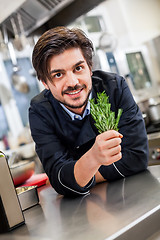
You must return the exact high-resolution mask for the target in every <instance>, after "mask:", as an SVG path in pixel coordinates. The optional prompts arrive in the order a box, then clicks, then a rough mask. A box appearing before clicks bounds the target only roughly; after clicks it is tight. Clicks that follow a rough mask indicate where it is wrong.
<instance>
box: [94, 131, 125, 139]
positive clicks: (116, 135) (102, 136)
mask: <svg viewBox="0 0 160 240" xmlns="http://www.w3.org/2000/svg"><path fill="white" fill-rule="evenodd" d="M122 137H123V135H122V134H121V133H119V132H117V131H115V130H109V131H106V132H103V133H101V134H99V135H98V136H97V138H98V139H100V140H109V139H111V138H122Z"/></svg>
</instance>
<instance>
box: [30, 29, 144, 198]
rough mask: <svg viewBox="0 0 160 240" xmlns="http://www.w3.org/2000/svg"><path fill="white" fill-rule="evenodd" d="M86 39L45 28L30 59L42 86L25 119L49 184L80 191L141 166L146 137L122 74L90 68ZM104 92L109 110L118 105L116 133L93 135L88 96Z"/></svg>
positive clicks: (76, 32)
mask: <svg viewBox="0 0 160 240" xmlns="http://www.w3.org/2000/svg"><path fill="white" fill-rule="evenodd" d="M92 53H93V45H92V42H91V41H90V40H89V39H88V38H87V37H86V35H85V34H84V33H83V32H82V31H81V30H79V29H72V30H70V29H68V28H66V27H57V28H53V29H50V30H48V31H47V32H45V33H44V34H43V35H42V36H41V37H40V39H39V40H38V42H37V44H36V45H35V47H34V50H33V57H32V62H33V66H34V68H35V70H36V72H37V77H38V79H39V80H40V81H41V82H42V83H43V85H44V87H45V90H44V91H42V92H41V93H40V94H39V95H38V96H35V97H34V98H33V99H32V101H31V106H30V108H29V121H30V128H31V133H32V137H33V140H34V141H35V143H36V152H37V154H38V156H39V158H40V160H41V162H42V164H43V167H44V170H45V172H46V173H47V175H48V177H49V180H50V183H51V185H52V186H53V188H54V189H55V190H56V191H57V192H58V193H60V194H62V195H68V196H72V195H83V194H86V193H88V192H89V190H90V189H91V188H92V187H93V186H94V185H95V184H96V183H98V182H103V181H113V180H117V179H120V178H123V177H127V176H130V175H132V174H135V173H137V172H140V171H143V170H145V169H146V167H147V161H148V142H147V135H146V130H145V125H144V121H143V118H142V114H141V112H140V110H139V108H138V106H137V104H136V103H135V101H134V99H133V97H132V94H131V93H130V90H129V88H128V86H127V84H126V82H125V80H124V78H123V77H121V76H118V75H116V74H113V73H105V72H102V71H94V72H92ZM103 91H105V92H106V94H107V95H108V96H109V101H110V103H111V108H112V111H114V112H115V114H116V115H117V112H118V109H119V108H121V109H123V113H122V116H121V119H120V122H119V132H117V131H114V130H110V131H106V132H104V133H101V134H98V130H97V129H96V127H95V125H94V120H93V119H92V117H91V115H90V101H89V99H91V98H96V96H97V93H98V92H103Z"/></svg>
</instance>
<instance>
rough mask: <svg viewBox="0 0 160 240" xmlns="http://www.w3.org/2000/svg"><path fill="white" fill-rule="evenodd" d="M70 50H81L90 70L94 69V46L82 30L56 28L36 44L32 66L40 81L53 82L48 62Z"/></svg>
mask: <svg viewBox="0 0 160 240" xmlns="http://www.w3.org/2000/svg"><path fill="white" fill-rule="evenodd" d="M69 48H80V49H81V51H82V54H83V57H84V58H85V60H86V62H87V64H88V66H89V68H90V69H91V68H92V55H93V44H92V42H91V41H90V40H89V39H88V38H87V37H86V35H85V33H84V32H83V31H82V30H80V29H77V28H76V29H69V28H67V27H56V28H52V29H50V30H48V31H46V32H45V33H44V34H43V35H42V36H41V37H40V39H39V40H38V42H37V43H36V45H35V47H34V49H33V54H32V64H33V67H34V68H35V70H36V73H37V77H38V79H39V80H42V81H44V82H46V81H47V79H48V80H51V77H50V74H49V68H48V60H49V59H50V57H52V56H54V55H58V54H60V53H63V52H64V51H65V50H67V49H69Z"/></svg>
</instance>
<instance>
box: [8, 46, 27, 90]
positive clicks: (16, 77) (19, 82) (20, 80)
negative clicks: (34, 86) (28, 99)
mask: <svg viewBox="0 0 160 240" xmlns="http://www.w3.org/2000/svg"><path fill="white" fill-rule="evenodd" d="M8 50H9V53H10V57H11V61H12V64H13V73H12V83H13V86H14V87H15V89H16V90H17V91H19V92H22V93H28V92H29V85H28V84H27V81H26V78H25V77H24V76H22V75H20V74H19V71H20V68H19V66H18V63H17V59H16V55H15V51H14V48H13V45H12V43H11V42H8Z"/></svg>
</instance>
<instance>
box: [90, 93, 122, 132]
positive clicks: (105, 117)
mask: <svg viewBox="0 0 160 240" xmlns="http://www.w3.org/2000/svg"><path fill="white" fill-rule="evenodd" d="M90 104H91V115H92V117H93V119H94V120H95V126H96V127H97V129H98V131H99V133H102V132H105V131H108V130H111V129H112V130H116V131H118V123H119V120H120V117H121V115H122V111H123V110H122V109H118V115H117V118H115V112H112V111H111V104H110V103H109V97H108V96H107V95H106V93H105V91H103V92H102V93H97V103H95V99H91V100H90Z"/></svg>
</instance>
